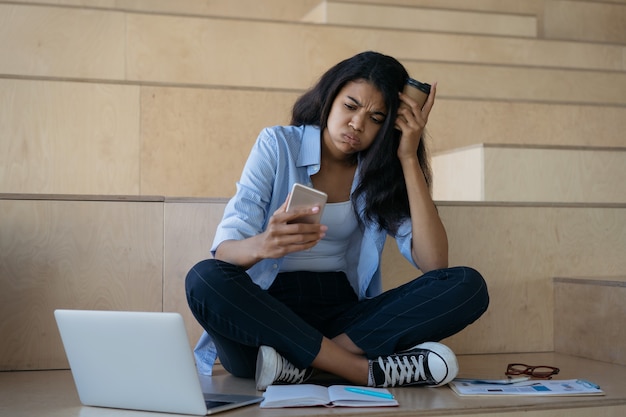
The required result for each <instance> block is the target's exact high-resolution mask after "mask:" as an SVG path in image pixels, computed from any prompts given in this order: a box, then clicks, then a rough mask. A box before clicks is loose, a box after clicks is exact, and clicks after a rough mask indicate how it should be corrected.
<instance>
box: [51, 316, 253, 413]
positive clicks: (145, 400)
mask: <svg viewBox="0 0 626 417" xmlns="http://www.w3.org/2000/svg"><path fill="white" fill-rule="evenodd" d="M54 315H55V318H56V321H57V325H58V327H59V332H60V334H61V339H62V340H63V346H64V348H65V353H66V354H67V359H68V361H69V364H70V368H71V370H72V375H73V377H74V382H75V383H76V389H77V390H78V396H79V397H80V401H81V403H83V404H84V405H90V406H98V407H110V408H121V409H130V410H143V411H159V412H166V413H177V414H193V415H206V414H214V413H217V412H220V411H225V410H230V409H232V408H237V407H242V406H245V405H250V404H254V403H258V402H260V401H261V400H262V399H263V397H261V396H253V395H239V394H224V393H211V394H208V393H207V394H203V393H202V387H201V385H200V378H199V376H198V373H197V370H196V366H195V362H194V359H193V354H192V351H191V348H190V346H189V340H188V338H187V332H186V330H185V326H184V323H183V318H182V316H181V315H180V314H178V313H148V312H126V311H93V310H56V311H55V312H54Z"/></svg>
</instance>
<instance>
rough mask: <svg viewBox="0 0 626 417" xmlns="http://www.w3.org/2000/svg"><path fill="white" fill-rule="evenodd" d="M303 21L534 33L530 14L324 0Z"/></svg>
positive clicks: (501, 33) (534, 20)
mask: <svg viewBox="0 0 626 417" xmlns="http://www.w3.org/2000/svg"><path fill="white" fill-rule="evenodd" d="M302 20H303V21H305V22H312V23H326V24H336V25H348V26H356V27H375V28H388V29H410V30H420V31H433V32H449V33H471V34H480V35H495V36H514V37H515V36H519V37H527V38H535V37H537V25H538V24H537V17H536V16H534V15H520V14H505V13H496V12H493V11H490V12H477V11H467V10H444V9H438V8H437V9H435V8H425V7H410V6H398V5H396V4H393V5H389V4H363V3H346V2H344V1H334V0H325V1H322V2H320V3H319V4H318V5H317V7H316V8H315V9H313V10H312V11H311V12H310V13H309V14H308V15H307V16H305V17H304V18H303V19H302Z"/></svg>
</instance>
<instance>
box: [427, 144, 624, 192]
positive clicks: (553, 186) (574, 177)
mask: <svg viewBox="0 0 626 417" xmlns="http://www.w3.org/2000/svg"><path fill="white" fill-rule="evenodd" d="M432 165H433V178H434V186H433V196H434V198H435V199H436V200H465V201H517V202H554V203H626V170H624V167H625V166H626V148H592V147H589V148H578V147H548V146H515V145H496V144H488V145H475V146H470V147H466V148H462V149H459V150H456V151H449V152H443V153H440V154H437V155H435V156H434V157H433V159H432Z"/></svg>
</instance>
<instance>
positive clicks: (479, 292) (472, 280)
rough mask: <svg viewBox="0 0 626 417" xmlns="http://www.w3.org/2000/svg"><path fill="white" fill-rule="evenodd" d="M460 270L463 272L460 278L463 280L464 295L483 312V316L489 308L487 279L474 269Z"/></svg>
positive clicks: (461, 268) (463, 268)
mask: <svg viewBox="0 0 626 417" xmlns="http://www.w3.org/2000/svg"><path fill="white" fill-rule="evenodd" d="M458 269H459V270H460V271H461V272H462V273H461V274H459V276H460V277H462V279H463V283H464V293H465V294H466V295H467V296H468V297H471V299H472V300H473V304H474V305H475V306H477V307H479V308H480V310H482V312H481V314H482V313H483V312H485V311H486V310H487V307H488V306H489V291H488V289H487V282H486V281H485V278H484V277H483V276H482V274H481V273H480V272H478V271H477V270H475V269H474V268H471V267H468V266H461V267H458Z"/></svg>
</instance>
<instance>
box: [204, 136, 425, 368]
mask: <svg viewBox="0 0 626 417" xmlns="http://www.w3.org/2000/svg"><path fill="white" fill-rule="evenodd" d="M320 158H321V134H320V130H319V128H317V127H315V126H275V127H270V128H266V129H264V130H263V131H262V132H261V133H260V135H259V137H258V138H257V140H256V142H255V144H254V146H253V148H252V151H251V152H250V155H249V157H248V161H247V162H246V165H245V167H244V169H243V172H242V175H241V179H240V180H239V182H238V183H237V191H236V194H235V196H234V197H233V198H232V199H231V200H230V201H229V202H228V204H227V205H226V208H225V210H224V217H223V218H222V221H221V222H220V224H219V226H218V228H217V231H216V234H215V239H214V241H213V246H212V248H211V252H212V253H213V255H215V250H216V249H217V247H218V246H219V245H220V243H222V242H224V241H225V240H242V239H246V238H249V237H251V236H255V235H258V234H259V233H261V232H263V231H264V230H265V228H266V227H267V223H268V222H269V219H270V217H271V215H272V214H273V213H274V212H275V211H276V210H277V209H278V208H279V207H280V206H281V205H282V204H283V203H284V202H285V200H286V198H287V194H289V191H290V190H291V186H292V185H293V184H294V183H295V182H298V183H301V184H305V185H309V186H310V185H311V176H312V175H314V174H316V173H317V172H318V171H319V169H320ZM358 177H359V172H358V169H357V173H356V175H355V178H354V181H353V183H352V191H354V189H355V187H356V185H357V184H358ZM357 208H358V210H357V212H358V213H362V211H363V209H364V204H363V201H359V202H358V203H357ZM360 217H362V216H360ZM361 223H362V224H364V227H361V228H358V229H357V230H356V232H355V233H354V234H353V235H352V236H351V238H350V244H349V246H348V247H349V249H348V253H347V254H346V258H347V260H348V273H347V276H348V280H349V281H350V284H351V285H352V287H353V288H354V291H355V293H356V294H357V295H358V297H359V299H364V298H369V297H373V296H376V295H378V294H380V293H381V292H382V279H381V273H380V259H381V256H382V251H383V247H384V245H385V241H386V239H387V231H385V230H380V229H379V227H378V225H377V224H371V223H366V222H363V219H362V218H361ZM411 237H412V231H411V222H410V220H406V221H405V222H404V223H402V225H401V226H400V228H399V229H398V232H397V234H396V235H395V239H396V242H397V244H398V248H399V249H400V252H401V253H402V255H403V256H404V257H405V258H406V259H408V260H409V262H411V263H412V264H413V265H415V263H414V261H413V258H412V257H411ZM281 263H282V259H264V260H262V261H260V262H258V263H256V264H255V265H254V266H252V267H251V268H250V269H248V271H247V272H248V274H249V275H250V277H251V278H252V280H253V281H254V282H255V283H256V284H257V285H259V286H260V287H261V288H263V289H268V288H269V287H270V286H271V285H272V283H273V282H274V279H275V278H276V275H277V274H278V272H279V270H280V266H281ZM415 266H416V267H417V265H415ZM195 355H196V361H197V364H198V370H199V371H200V373H202V374H207V375H210V374H211V370H212V367H213V364H214V362H215V359H216V356H217V353H216V350H215V345H214V344H213V342H212V341H211V338H210V337H209V336H208V335H207V333H206V332H205V333H204V334H203V335H202V337H201V338H200V340H199V341H198V344H197V345H196V348H195Z"/></svg>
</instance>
